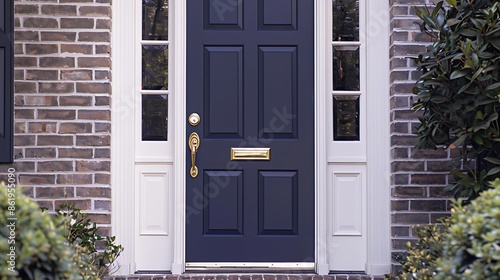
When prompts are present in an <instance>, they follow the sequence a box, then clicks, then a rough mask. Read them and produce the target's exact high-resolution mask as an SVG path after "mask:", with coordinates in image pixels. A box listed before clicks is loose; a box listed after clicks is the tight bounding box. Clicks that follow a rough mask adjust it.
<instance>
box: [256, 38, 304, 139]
mask: <svg viewBox="0 0 500 280" xmlns="http://www.w3.org/2000/svg"><path fill="white" fill-rule="evenodd" d="M297 70H298V69H297V47H259V101H260V104H259V109H258V111H259V113H260V116H259V130H262V131H263V132H264V134H263V136H264V137H266V138H269V137H273V136H274V137H277V138H297V118H290V119H287V121H281V125H279V126H278V125H277V124H276V122H277V121H278V120H279V119H278V118H276V114H277V110H278V108H281V109H282V110H283V111H285V112H286V113H287V114H290V115H293V116H297Z"/></svg>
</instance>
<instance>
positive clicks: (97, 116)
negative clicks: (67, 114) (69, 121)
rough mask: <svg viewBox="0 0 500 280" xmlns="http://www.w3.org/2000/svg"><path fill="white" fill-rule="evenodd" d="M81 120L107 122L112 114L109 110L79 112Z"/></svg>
mask: <svg viewBox="0 0 500 280" xmlns="http://www.w3.org/2000/svg"><path fill="white" fill-rule="evenodd" d="M78 119H80V120H107V121H109V120H110V119H111V112H110V111H107V110H79V111H78Z"/></svg>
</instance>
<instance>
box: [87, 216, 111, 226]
mask: <svg viewBox="0 0 500 280" xmlns="http://www.w3.org/2000/svg"><path fill="white" fill-rule="evenodd" d="M89 219H90V220H91V221H93V222H94V223H96V224H110V223H111V215H107V214H93V213H89Z"/></svg>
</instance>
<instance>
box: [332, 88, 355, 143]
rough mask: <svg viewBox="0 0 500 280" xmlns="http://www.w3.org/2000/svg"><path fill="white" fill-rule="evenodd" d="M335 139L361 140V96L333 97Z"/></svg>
mask: <svg viewBox="0 0 500 280" xmlns="http://www.w3.org/2000/svg"><path fill="white" fill-rule="evenodd" d="M333 140H336V141H348V140H355V141H356V140H359V96H334V97H333Z"/></svg>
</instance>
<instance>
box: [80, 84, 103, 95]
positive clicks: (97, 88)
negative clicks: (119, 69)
mask: <svg viewBox="0 0 500 280" xmlns="http://www.w3.org/2000/svg"><path fill="white" fill-rule="evenodd" d="M76 91H77V92H82V93H109V91H110V84H109V83H76Z"/></svg>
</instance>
